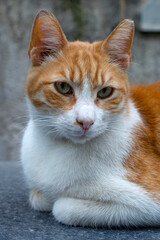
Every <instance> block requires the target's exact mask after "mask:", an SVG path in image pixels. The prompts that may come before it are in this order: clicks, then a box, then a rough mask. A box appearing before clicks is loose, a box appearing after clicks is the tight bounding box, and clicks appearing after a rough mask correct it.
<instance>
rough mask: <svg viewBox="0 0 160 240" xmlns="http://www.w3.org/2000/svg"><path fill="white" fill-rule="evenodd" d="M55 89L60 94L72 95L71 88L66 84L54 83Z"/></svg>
mask: <svg viewBox="0 0 160 240" xmlns="http://www.w3.org/2000/svg"><path fill="white" fill-rule="evenodd" d="M55 87H56V89H57V90H58V92H60V93H62V94H72V93H73V88H72V87H71V86H70V85H69V84H68V83H66V82H56V83H55Z"/></svg>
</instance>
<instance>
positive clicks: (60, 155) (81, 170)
mask: <svg viewBox="0 0 160 240" xmlns="http://www.w3.org/2000/svg"><path fill="white" fill-rule="evenodd" d="M132 114H133V115H135V116H134V118H133V117H131V118H130V121H128V120H127V121H126V123H124V122H123V121H122V122H121V121H120V122H119V126H118V127H117V131H113V132H109V133H108V134H104V135H102V136H100V137H97V138H95V139H93V140H92V141H90V142H88V143H86V144H82V145H81V144H79V145H76V144H73V143H71V142H69V141H68V140H55V139H53V138H52V139H51V138H50V137H49V136H45V135H44V134H43V132H42V131H41V129H39V128H38V127H37V126H35V124H34V122H33V121H30V122H29V124H28V126H27V129H26V131H25V134H24V138H23V143H22V157H21V159H22V164H23V168H24V172H25V174H26V176H27V179H28V182H29V184H30V187H31V188H36V189H41V190H44V191H45V192H46V191H47V194H49V195H51V196H52V197H53V198H56V197H57V194H58V195H59V194H62V195H63V194H64V195H65V194H69V195H72V196H75V195H76V194H78V195H80V197H81V198H83V197H84V196H83V195H86V191H91V189H92V190H93V189H94V188H95V189H96V187H97V188H99V187H101V188H103V185H104V184H105V185H110V186H111V185H112V186H113V183H114V182H115V185H117V188H118V185H119V182H120V179H122V177H123V176H124V173H125V170H124V168H123V166H122V163H123V159H124V158H125V157H126V155H127V152H128V151H129V149H130V147H131V132H132V127H133V123H135V122H136V121H137V118H138V117H137V115H136V114H137V113H135V112H134V111H133V113H132ZM121 120H122V119H121ZM95 189H94V191H95ZM77 192H78V193H77ZM109 194H112V192H110V193H109Z"/></svg>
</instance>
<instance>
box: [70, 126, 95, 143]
mask: <svg viewBox="0 0 160 240" xmlns="http://www.w3.org/2000/svg"><path fill="white" fill-rule="evenodd" d="M93 137H95V136H93V134H92V133H91V132H90V131H89V130H83V129H82V130H81V131H76V132H71V133H70V134H69V135H68V137H67V138H69V139H70V140H71V141H72V142H74V143H80V144H83V143H85V142H88V141H90V140H91V139H92V138H93Z"/></svg>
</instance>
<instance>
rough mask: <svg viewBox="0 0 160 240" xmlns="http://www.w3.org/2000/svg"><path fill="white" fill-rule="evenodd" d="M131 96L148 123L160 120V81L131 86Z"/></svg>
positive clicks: (151, 123)
mask: <svg viewBox="0 0 160 240" xmlns="http://www.w3.org/2000/svg"><path fill="white" fill-rule="evenodd" d="M131 98H132V100H133V102H134V104H135V106H136V108H137V109H138V111H139V112H140V114H141V116H142V118H143V119H144V120H145V121H146V123H148V124H149V125H152V126H153V124H155V123H157V121H158V119H159V120H160V81H157V82H154V83H151V84H146V85H135V86H131Z"/></svg>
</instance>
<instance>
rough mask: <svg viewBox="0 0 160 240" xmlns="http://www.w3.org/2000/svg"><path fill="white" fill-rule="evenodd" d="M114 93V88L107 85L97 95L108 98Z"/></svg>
mask: <svg viewBox="0 0 160 240" xmlns="http://www.w3.org/2000/svg"><path fill="white" fill-rule="evenodd" d="M112 93H113V88H111V87H105V88H102V89H101V90H100V91H99V92H98V93H97V97H98V98H102V99H103V98H108V97H110V96H111V95H112Z"/></svg>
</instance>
